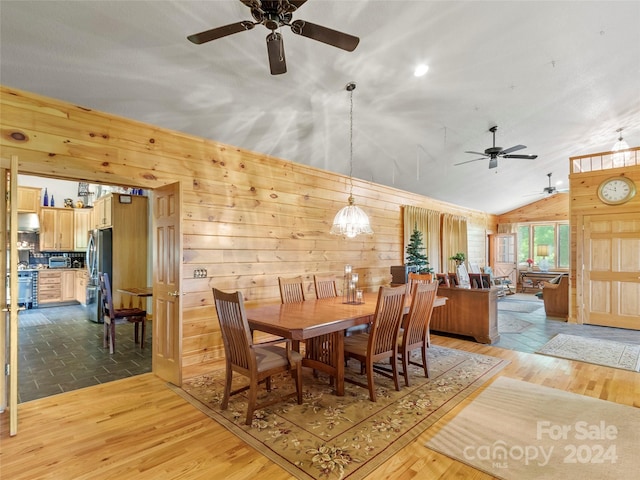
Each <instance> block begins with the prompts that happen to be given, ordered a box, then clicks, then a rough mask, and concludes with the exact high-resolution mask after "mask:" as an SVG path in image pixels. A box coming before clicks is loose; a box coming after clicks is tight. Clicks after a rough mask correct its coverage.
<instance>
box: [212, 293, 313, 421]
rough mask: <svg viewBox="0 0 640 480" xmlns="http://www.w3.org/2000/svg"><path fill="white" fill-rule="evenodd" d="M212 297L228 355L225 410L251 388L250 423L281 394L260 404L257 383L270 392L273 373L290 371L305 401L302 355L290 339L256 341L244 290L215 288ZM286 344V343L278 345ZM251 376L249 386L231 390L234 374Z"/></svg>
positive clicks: (300, 400)
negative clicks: (264, 386)
mask: <svg viewBox="0 0 640 480" xmlns="http://www.w3.org/2000/svg"><path fill="white" fill-rule="evenodd" d="M213 298H214V301H215V305H216V312H217V314H218V321H219V322H220V330H221V332H222V343H223V344H224V353H225V355H224V357H225V384H224V396H223V397H222V404H221V405H220V407H221V408H222V410H226V409H227V407H228V406H229V398H230V397H231V395H235V394H237V393H240V392H244V391H246V390H249V393H248V395H247V417H246V420H245V423H246V424H247V425H251V422H252V420H253V412H254V411H255V410H256V409H258V408H264V407H267V406H269V405H273V404H274V403H276V402H279V401H281V400H282V397H280V398H276V399H272V400H271V401H266V402H263V403H261V404H258V384H259V383H262V382H265V383H266V386H267V391H268V392H270V391H271V376H272V375H275V374H277V373H283V372H290V373H291V374H292V376H293V378H294V380H295V384H296V393H294V394H291V396H293V395H296V396H297V400H298V405H300V404H301V403H302V356H301V355H300V354H299V353H298V352H296V351H295V350H292V349H291V341H290V340H287V339H278V340H274V341H271V342H264V343H253V336H252V334H251V330H250V329H249V322H248V321H247V315H246V312H245V308H244V299H243V297H242V293H241V292H234V293H226V292H223V291H221V290H218V289H216V288H214V289H213ZM282 343H284V344H285V346H284V347H282V346H279V345H278V344H282ZM234 372H236V373H239V374H240V375H244V376H245V377H248V378H249V385H245V386H243V387H241V388H238V389H236V390H234V391H231V381H232V378H233V373H234Z"/></svg>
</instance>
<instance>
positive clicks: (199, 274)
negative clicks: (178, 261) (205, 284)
mask: <svg viewBox="0 0 640 480" xmlns="http://www.w3.org/2000/svg"><path fill="white" fill-rule="evenodd" d="M193 278H207V269H206V268H196V269H195V270H194V271H193Z"/></svg>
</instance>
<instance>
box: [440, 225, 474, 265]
mask: <svg viewBox="0 0 640 480" xmlns="http://www.w3.org/2000/svg"><path fill="white" fill-rule="evenodd" d="M458 252H462V253H464V254H465V257H466V258H469V252H468V248H467V219H466V218H465V217H460V216H458V215H452V214H450V213H443V214H442V264H443V265H444V267H443V268H444V269H445V270H444V271H445V272H455V271H456V264H455V262H454V261H453V260H449V257H451V256H453V255H455V254H456V253H458Z"/></svg>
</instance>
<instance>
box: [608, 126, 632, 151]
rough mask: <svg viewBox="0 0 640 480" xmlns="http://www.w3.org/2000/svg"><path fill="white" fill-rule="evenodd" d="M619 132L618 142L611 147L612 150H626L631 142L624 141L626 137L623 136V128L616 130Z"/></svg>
mask: <svg viewBox="0 0 640 480" xmlns="http://www.w3.org/2000/svg"><path fill="white" fill-rule="evenodd" d="M616 131H617V132H618V135H619V136H618V141H617V142H616V143H614V144H613V147H611V151H612V152H618V151H620V150H626V149H628V148H629V144H628V143H627V142H625V141H624V139H623V138H622V128H619V129H618V130H616Z"/></svg>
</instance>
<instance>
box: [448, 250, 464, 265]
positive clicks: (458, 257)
mask: <svg viewBox="0 0 640 480" xmlns="http://www.w3.org/2000/svg"><path fill="white" fill-rule="evenodd" d="M466 259H467V256H466V255H465V254H464V252H458V253H456V254H455V255H453V256H452V257H449V260H453V261H454V262H456V265H462V264H463V263H464V261H465V260H466Z"/></svg>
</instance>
